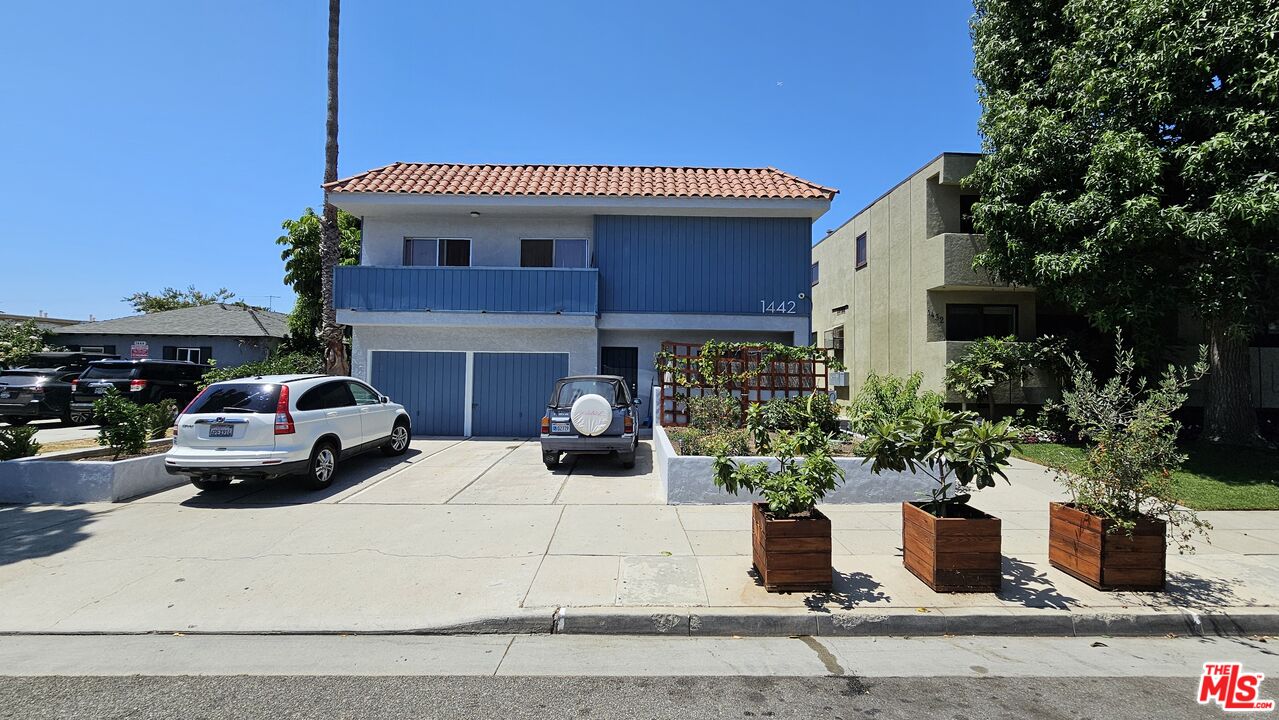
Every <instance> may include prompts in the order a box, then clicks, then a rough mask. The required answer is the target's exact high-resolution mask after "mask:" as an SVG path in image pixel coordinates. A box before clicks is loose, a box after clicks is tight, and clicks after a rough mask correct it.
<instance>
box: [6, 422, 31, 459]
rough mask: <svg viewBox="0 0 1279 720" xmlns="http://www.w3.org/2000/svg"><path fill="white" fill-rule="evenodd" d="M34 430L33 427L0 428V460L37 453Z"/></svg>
mask: <svg viewBox="0 0 1279 720" xmlns="http://www.w3.org/2000/svg"><path fill="white" fill-rule="evenodd" d="M36 430H37V428H33V427H4V428H0V460H17V459H18V458H24V457H32V456H33V455H35V454H37V453H39V452H40V443H38V442H36Z"/></svg>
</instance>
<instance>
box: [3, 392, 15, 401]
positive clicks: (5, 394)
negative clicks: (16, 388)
mask: <svg viewBox="0 0 1279 720" xmlns="http://www.w3.org/2000/svg"><path fill="white" fill-rule="evenodd" d="M17 396H18V394H17V393H11V392H0V400H8V399H9V398H11V397H17Z"/></svg>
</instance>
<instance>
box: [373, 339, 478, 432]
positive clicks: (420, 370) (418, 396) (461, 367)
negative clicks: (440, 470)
mask: <svg viewBox="0 0 1279 720" xmlns="http://www.w3.org/2000/svg"><path fill="white" fill-rule="evenodd" d="M369 377H370V380H371V382H372V383H373V387H375V388H377V389H378V391H380V392H381V393H382V394H384V395H387V396H389V397H390V398H391V399H392V400H394V401H395V402H397V403H400V404H401V405H403V406H404V408H405V410H407V411H408V413H409V417H410V418H411V419H412V422H413V434H414V435H462V434H463V433H464V432H465V412H466V353H460V352H389V351H375V352H374V353H373V360H372V367H371V372H370V374H369Z"/></svg>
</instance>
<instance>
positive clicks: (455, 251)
mask: <svg viewBox="0 0 1279 720" xmlns="http://www.w3.org/2000/svg"><path fill="white" fill-rule="evenodd" d="M404 264H405V265H416V266H419V267H470V265H471V241H470V240H466V239H464V238H404Z"/></svg>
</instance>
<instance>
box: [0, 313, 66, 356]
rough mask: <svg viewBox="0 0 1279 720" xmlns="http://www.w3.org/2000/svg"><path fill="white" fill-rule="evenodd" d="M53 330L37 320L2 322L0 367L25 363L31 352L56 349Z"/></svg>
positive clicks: (0, 329) (0, 326) (0, 328)
mask: <svg viewBox="0 0 1279 720" xmlns="http://www.w3.org/2000/svg"><path fill="white" fill-rule="evenodd" d="M52 340H53V332H52V331H50V330H46V329H44V328H42V327H40V326H39V325H37V324H36V321H35V320H24V321H23V322H0V368H6V367H10V368H11V367H18V366H20V365H25V364H26V363H27V359H28V358H30V357H31V353H38V352H47V351H49V350H56V349H57V347H56V346H55V345H54V344H53V342H52Z"/></svg>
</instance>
